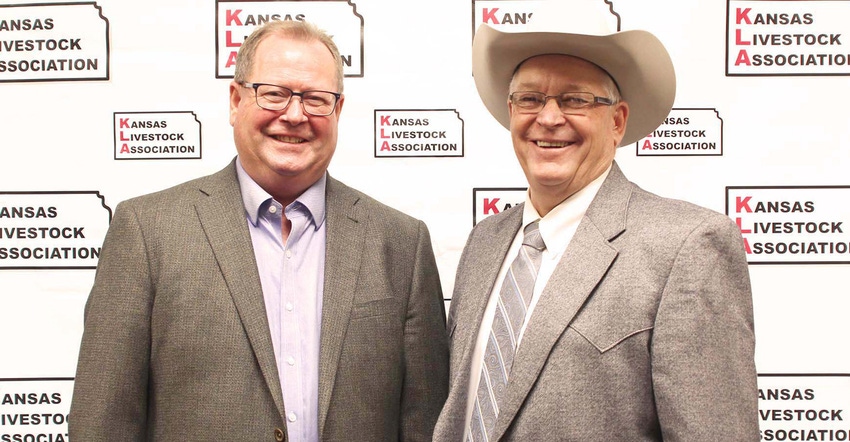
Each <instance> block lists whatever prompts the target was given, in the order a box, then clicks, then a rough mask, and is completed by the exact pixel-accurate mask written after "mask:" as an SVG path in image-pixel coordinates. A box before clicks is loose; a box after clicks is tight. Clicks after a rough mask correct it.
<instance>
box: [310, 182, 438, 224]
mask: <svg viewBox="0 0 850 442" xmlns="http://www.w3.org/2000/svg"><path fill="white" fill-rule="evenodd" d="M327 204H328V211H329V212H330V211H331V210H334V209H335V208H336V209H338V210H344V211H346V212H347V213H348V216H350V217H354V218H356V219H358V220H361V221H365V222H366V223H367V225H369V226H377V227H380V228H387V229H401V230H403V231H410V230H413V231H416V230H419V229H420V227H421V228H425V224H424V223H423V222H422V221H421V220H419V219H417V218H414V217H413V216H410V215H408V214H406V213H404V212H402V211H400V210H398V209H396V208H394V207H391V206H389V205H387V204H385V203H382V202H381V201H378V200H377V199H375V198H374V197H372V196H370V195H367V194H366V193H364V192H362V191H360V190H357V189H355V188H353V187H350V186H348V185H346V184H344V183H343V182H341V181H339V180H336V179H334V178H332V177H328V182H327Z"/></svg>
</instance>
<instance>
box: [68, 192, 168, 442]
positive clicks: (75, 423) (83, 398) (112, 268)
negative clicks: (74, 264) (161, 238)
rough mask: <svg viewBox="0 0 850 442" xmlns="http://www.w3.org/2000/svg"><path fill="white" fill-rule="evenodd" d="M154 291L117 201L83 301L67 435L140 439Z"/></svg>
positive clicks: (136, 236)
mask: <svg viewBox="0 0 850 442" xmlns="http://www.w3.org/2000/svg"><path fill="white" fill-rule="evenodd" d="M153 295H154V290H153V287H152V284H151V278H150V270H149V262H148V257H147V252H146V248H145V244H144V237H143V234H142V230H141V228H140V226H139V223H138V220H137V219H136V216H135V214H134V213H133V211H132V209H131V208H130V207H129V206H128V205H127V204H126V203H121V204H119V205H118V206H117V207H116V210H115V216H114V219H113V220H112V224H111V225H110V227H109V230H108V232H107V234H106V238H105V240H104V243H103V247H102V250H101V255H100V259H99V262H98V268H97V272H96V275H95V281H94V285H93V287H92V290H91V293H90V294H89V298H88V301H87V302H86V308H85V317H84V329H83V337H82V342H81V344H80V353H79V359H78V362H77V373H76V378H75V382H74V393H73V396H72V399H71V411H70V418H69V424H68V427H69V428H68V429H69V437H70V438H71V440H79V441H87V442H99V441H118V440H120V441H142V440H145V438H146V433H145V432H146V428H147V391H148V364H149V360H150V313H151V305H152V302H153Z"/></svg>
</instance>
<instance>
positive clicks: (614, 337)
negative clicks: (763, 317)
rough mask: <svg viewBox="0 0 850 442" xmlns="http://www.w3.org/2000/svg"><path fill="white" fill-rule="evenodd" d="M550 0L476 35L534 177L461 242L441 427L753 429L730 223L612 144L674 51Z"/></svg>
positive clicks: (626, 431) (599, 435) (742, 274)
mask: <svg viewBox="0 0 850 442" xmlns="http://www.w3.org/2000/svg"><path fill="white" fill-rule="evenodd" d="M557 3H559V4H569V6H568V8H569V12H568V13H566V14H565V13H554V12H546V13H544V12H543V11H538V12H537V13H535V16H534V17H535V18H534V20H533V23H532V24H530V25H529V29H528V30H527V31H526V32H500V31H497V30H495V29H493V28H490V27H489V26H487V25H482V26H481V27H480V28H479V29H478V31H477V33H476V36H475V39H474V43H473V49H472V53H473V62H472V67H473V75H474V77H475V83H476V86H477V88H478V92H479V95H480V96H481V99H482V100H483V102H484V104H485V106H486V107H487V109H488V110H489V111H490V113H492V114H493V116H494V117H496V119H497V120H498V121H499V122H500V123H501V124H502V125H504V126H505V127H506V128H508V129H509V130H510V132H511V138H512V140H513V146H514V151H515V154H516V156H517V159H518V160H519V163H520V166H521V167H522V169H523V171H524V172H525V175H526V178H527V180H528V193H527V196H526V201H525V203H524V204H522V205H518V206H515V207H513V208H511V209H510V210H507V211H504V212H502V213H500V214H499V215H496V216H492V217H489V218H486V219H485V220H483V221H481V222H480V223H479V224H478V225H477V226H476V227H475V228H474V229H473V231H472V233H471V234H470V236H469V240H468V242H467V244H466V248H465V249H464V252H463V255H462V257H461V259H460V263H459V267H458V273H457V279H456V282H455V286H454V294H453V297H452V301H451V306H450V312H449V318H448V324H447V326H448V331H449V333H450V337H451V380H450V393H449V398H448V401H447V402H446V405H445V407H444V408H443V411H442V414H441V415H440V418H439V420H438V422H437V427H436V429H435V436H434V440H435V441H441V442H442V441H462V440H463V441H476V442H477V441H497V440H501V441H508V440H510V441H582V442H586V441H606V442H609V441H629V442H634V441H661V440H664V441H712V442H714V441H755V440H758V438H759V429H758V412H757V407H758V404H757V386H756V371H755V364H754V357H753V355H754V334H753V313H752V296H751V292H750V282H749V276H748V271H747V261H746V257H745V252H744V249H743V243H742V240H741V236H740V231H739V229H738V228H737V226H736V225H735V223H733V222H732V221H731V220H730V219H729V218H728V217H726V216H724V215H721V214H719V213H716V212H713V211H710V210H707V209H704V208H701V207H697V206H695V205H692V204H689V203H686V202H682V201H675V200H670V199H665V198H662V197H659V196H656V195H653V194H651V193H649V192H646V191H644V190H643V189H641V188H639V187H638V186H637V185H635V184H633V183H631V182H630V181H628V180H627V179H626V177H625V176H624V175H623V172H622V171H621V170H620V169H619V167H618V166H617V164H616V162H614V154H615V151H616V149H617V147H618V146H622V145H627V144H632V143H635V142H636V141H638V140H639V139H641V138H642V137H644V136H645V135H646V134H648V133H649V132H651V131H652V130H654V129H655V128H656V127H657V126H658V125H659V124H661V122H662V121H663V119H664V118H665V117H666V116H667V114H668V113H669V111H670V109H671V107H672V105H673V100H674V96H675V74H674V71H673V65H672V62H671V60H670V57H669V55H668V54H667V51H666V50H665V48H664V46H663V45H662V44H661V42H660V41H659V40H658V39H657V38H655V36H653V35H652V34H650V33H648V32H644V31H625V32H616V33H612V32H610V31H608V30H606V24H605V22H604V20H601V19H594V17H593V14H584V12H586V11H584V9H586V8H584V7H582V4H580V3H578V2H560V1H559V2H557ZM586 3H587V2H584V4H586ZM589 15H590V16H589ZM548 18H554V19H555V20H556V21H557V23H556V24H555V27H554V28H553V27H551V26H549V24H548V23H547V19H548ZM597 18H598V17H597ZM547 26H549V27H547ZM541 29H545V30H541ZM553 29H554V30H553ZM541 240H542V241H541ZM494 257H498V259H494ZM515 258H516V260H515Z"/></svg>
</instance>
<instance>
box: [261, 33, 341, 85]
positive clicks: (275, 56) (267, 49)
mask: <svg viewBox="0 0 850 442" xmlns="http://www.w3.org/2000/svg"><path fill="white" fill-rule="evenodd" d="M253 65H254V69H253V70H254V71H255V72H257V73H266V74H275V73H277V72H279V71H282V70H294V71H303V72H314V73H315V74H327V75H331V76H333V74H334V72H335V68H336V65H335V63H334V59H333V55H332V54H331V52H330V50H329V49H328V48H327V47H325V45H324V44H322V42H320V41H318V40H314V39H303V38H297V37H292V36H288V35H283V34H271V35H269V36H267V37H266V38H264V39H263V40H262V41H261V42H260V43H259V44H258V45H257V51H256V53H255V54H254V63H253Z"/></svg>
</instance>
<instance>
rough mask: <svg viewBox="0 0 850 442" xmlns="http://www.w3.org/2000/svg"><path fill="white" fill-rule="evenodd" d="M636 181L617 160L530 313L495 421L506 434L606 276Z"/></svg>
mask: <svg viewBox="0 0 850 442" xmlns="http://www.w3.org/2000/svg"><path fill="white" fill-rule="evenodd" d="M630 195H631V183H629V182H628V180H626V178H625V176H623V174H622V172H621V171H620V169H619V167H617V165H616V163H615V164H614V165H613V166H612V169H611V172H610V173H609V174H608V177H607V178H606V180H605V182H604V183H603V185H602V187H601V188H600V189H599V192H598V193H597V195H596V197H595V199H594V200H593V202H592V203H591V205H590V207H589V208H588V210H587V213H586V214H585V217H584V219H583V220H582V222H581V223H580V224H579V226H578V229H577V230H576V233H575V235H574V236H573V239H572V241H571V242H570V244H569V246H567V249H566V251H565V252H564V255H563V256H562V257H561V260H560V262H559V263H558V265H557V267H556V268H555V272H554V273H553V274H552V276H551V277H550V279H549V282H548V283H547V284H546V288H545V289H544V290H543V293H542V294H541V297H540V299H539V301H538V303H537V306H536V307H535V309H534V312H533V313H532V315H531V318H530V320H529V323H528V325H527V326H526V330H525V333H524V335H523V338H522V342H521V343H520V346H519V349H518V351H517V356H516V358H515V359H514V365H513V367H512V368H511V377H510V381H509V383H508V391H507V397H506V399H505V403H504V404H503V406H502V408H501V410H500V412H499V417H498V420H497V422H496V430H495V433H496V434H494V435H493V437H494V440H498V438H500V437H502V436H503V435H504V433H505V431H506V430H507V429H508V427H509V426H510V424H511V421H513V419H514V417H515V416H516V413H517V411H518V410H519V408H520V406H521V405H522V403H523V402H524V401H525V398H526V397H527V396H528V393H529V391H530V390H531V388H532V386H533V385H534V383H535V382H536V380H537V377H538V376H539V374H540V371H541V370H542V369H543V366H544V365H545V364H546V361H547V359H548V357H549V354H550V352H551V350H552V347H553V346H554V345H555V342H557V341H558V339H559V338H560V336H561V335H562V334H563V333H564V331H565V330H566V328H567V326H568V325H569V324H570V323H571V322H572V320H573V318H574V317H575V315H576V313H577V312H578V311H579V309H581V306H582V305H584V303H585V301H586V300H587V298H588V297H589V296H590V294H591V292H593V289H594V288H595V287H596V286H597V285H598V284H599V281H601V280H602V278H603V277H604V276H605V273H606V272H607V271H608V268H609V267H610V266H611V263H612V262H614V259H615V258H616V257H617V254H618V250H617V249H616V248H615V247H614V246H613V245H611V243H610V241H611V240H613V239H614V238H615V237H617V236H618V235H620V234H621V233H622V232H623V231H624V230H625V221H626V210H627V208H628V202H629V197H630Z"/></svg>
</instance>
